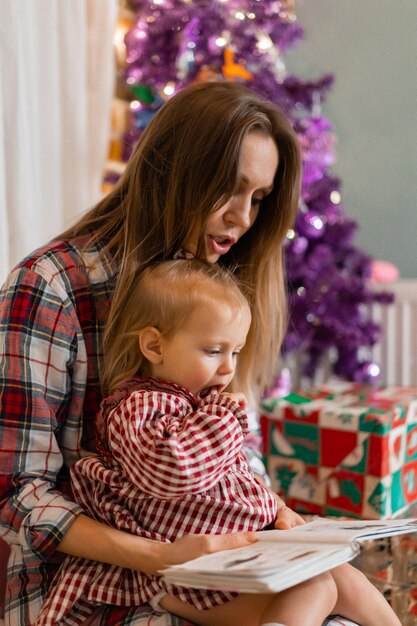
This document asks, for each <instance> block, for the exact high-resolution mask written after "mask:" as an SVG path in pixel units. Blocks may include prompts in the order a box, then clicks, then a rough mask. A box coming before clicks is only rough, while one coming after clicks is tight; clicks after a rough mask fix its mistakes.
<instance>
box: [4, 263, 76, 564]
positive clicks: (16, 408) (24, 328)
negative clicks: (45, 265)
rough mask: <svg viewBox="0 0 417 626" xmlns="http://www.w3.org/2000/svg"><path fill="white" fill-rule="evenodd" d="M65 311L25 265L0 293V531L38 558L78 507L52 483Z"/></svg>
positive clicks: (63, 385)
mask: <svg viewBox="0 0 417 626" xmlns="http://www.w3.org/2000/svg"><path fill="white" fill-rule="evenodd" d="M51 282H53V281H51ZM67 300H68V299H67ZM70 309H71V307H70V306H69V303H68V302H65V300H64V299H63V294H62V293H58V292H57V290H56V289H53V288H52V287H51V285H50V284H49V281H47V280H46V279H45V278H44V277H42V276H41V275H39V274H38V273H37V272H34V271H32V270H30V269H26V268H21V269H20V270H17V271H15V272H14V273H13V274H11V275H10V277H9V280H8V282H7V283H6V284H5V286H4V287H3V289H2V290H1V292H0V534H2V535H3V536H4V537H5V538H6V540H7V541H8V542H9V543H18V544H20V545H21V546H22V548H23V549H29V550H30V551H32V552H33V553H34V554H36V555H37V557H38V558H40V559H42V560H47V559H49V558H50V557H51V555H52V554H53V553H54V552H55V550H56V547H57V545H58V543H59V542H60V541H61V539H62V537H63V535H64V533H65V531H66V530H67V528H68V527H69V525H70V524H71V523H72V522H73V521H74V519H75V517H76V516H77V514H79V513H81V512H82V509H81V508H80V507H79V505H77V504H75V503H73V502H71V501H69V500H68V499H67V498H65V497H64V495H63V494H62V493H60V492H59V490H57V488H56V483H57V479H58V475H59V473H60V471H61V470H62V466H63V455H62V452H61V448H60V443H61V438H62V436H63V430H64V428H63V426H64V424H65V420H66V419H67V415H68V406H69V404H70V403H71V397H72V395H71V394H72V378H71V376H70V372H71V371H72V373H73V370H74V362H75V355H76V351H77V332H76V330H75V328H76V326H75V322H74V311H73V310H72V311H71V310H70Z"/></svg>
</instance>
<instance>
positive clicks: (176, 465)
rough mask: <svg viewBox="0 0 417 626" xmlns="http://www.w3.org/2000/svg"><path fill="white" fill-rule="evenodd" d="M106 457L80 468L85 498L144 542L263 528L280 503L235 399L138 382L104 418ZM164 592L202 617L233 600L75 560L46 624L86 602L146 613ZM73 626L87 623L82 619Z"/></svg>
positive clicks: (108, 404) (68, 564)
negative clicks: (246, 450) (256, 471)
mask: <svg viewBox="0 0 417 626" xmlns="http://www.w3.org/2000/svg"><path fill="white" fill-rule="evenodd" d="M97 432H98V433H99V437H100V440H99V441H98V449H99V450H100V455H99V456H91V457H87V458H84V459H82V460H80V461H78V462H77V463H76V464H75V465H74V467H73V468H72V471H71V474H72V480H73V490H74V494H75V496H76V499H77V500H78V502H80V504H82V506H83V507H84V508H85V509H86V510H87V512H88V514H89V515H91V516H92V517H95V518H96V519H100V520H103V521H106V522H107V523H108V524H110V525H112V526H115V527H117V528H119V529H121V530H125V531H128V532H131V533H135V534H137V535H140V536H142V537H148V538H151V539H158V540H162V541H173V540H175V539H176V538H178V537H181V536H182V535H184V534H190V533H225V532H233V531H239V530H249V529H251V530H252V529H254V530H258V529H261V528H264V527H265V526H267V525H268V524H270V523H271V522H272V521H273V520H274V519H275V516H276V500H275V498H274V496H273V495H271V494H270V492H269V491H268V490H267V489H265V488H263V487H261V486H260V485H259V484H258V483H257V481H256V480H255V479H254V477H253V474H252V472H251V470H250V468H249V466H248V463H247V461H246V460H245V458H244V456H243V455H242V453H241V448H242V443H243V440H244V436H245V434H246V433H247V418H246V415H245V413H244V411H243V410H242V409H241V407H240V406H239V405H238V404H237V403H236V402H234V401H233V400H231V399H230V398H225V397H221V396H218V395H215V394H212V395H210V396H208V397H207V398H205V399H204V400H202V401H201V402H200V403H198V404H197V403H196V401H195V399H194V398H193V396H192V395H191V394H189V393H188V392H187V391H186V390H185V389H182V388H180V387H178V386H177V385H172V384H169V383H161V382H158V381H156V380H155V379H144V378H136V379H134V380H132V381H130V382H129V383H128V384H126V385H125V386H123V387H122V388H121V389H120V390H118V391H117V392H116V394H115V395H113V396H112V397H110V398H109V399H107V400H106V401H105V402H104V403H103V406H102V410H101V412H100V414H99V416H98V419H97ZM161 591H165V592H167V593H170V594H171V595H175V596H176V597H178V598H180V599H181V600H183V601H184V602H189V603H192V604H193V605H194V606H196V607H198V608H200V609H207V608H211V607H213V606H216V605H217V604H219V603H222V602H225V601H227V600H229V599H230V598H232V597H234V594H230V593H223V592H214V591H213V592H205V591H200V590H190V589H184V588H179V587H173V586H171V585H168V584H167V583H165V581H164V580H163V579H162V578H160V577H155V576H146V575H143V574H141V573H139V572H134V571H131V570H123V569H122V568H118V567H114V566H110V565H105V564H97V563H93V562H90V561H86V560H84V559H75V558H71V557H68V558H67V559H66V560H65V561H64V563H63V565H62V567H61V569H60V573H59V576H58V579H57V580H56V581H54V584H53V585H52V588H51V592H50V594H49V595H48V597H47V599H46V602H45V606H44V609H43V611H42V613H41V619H40V620H39V622H37V626H41V625H42V626H47V625H48V626H52V625H57V624H59V623H60V620H64V619H65V624H67V623H68V622H67V619H68V616H67V613H71V612H72V613H73V614H76V615H81V610H76V611H75V610H74V605H75V604H76V603H77V602H78V601H80V603H81V604H82V605H83V606H85V605H86V600H87V601H90V602H91V603H92V605H91V610H92V608H93V607H94V606H96V605H97V604H117V605H121V606H138V605H140V604H142V603H144V602H147V601H149V600H150V599H151V598H153V597H154V596H155V595H157V594H158V593H160V592H161ZM70 623H71V625H73V624H74V625H75V624H81V623H82V621H76V620H75V619H74V620H73V621H71V622H70Z"/></svg>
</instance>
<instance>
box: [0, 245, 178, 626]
mask: <svg viewBox="0 0 417 626" xmlns="http://www.w3.org/2000/svg"><path fill="white" fill-rule="evenodd" d="M85 243H86V242H85V239H84V238H79V239H77V240H73V241H70V242H53V243H51V244H49V245H47V246H45V247H44V248H41V249H39V250H37V251H36V252H34V253H33V254H32V255H30V256H29V257H28V258H26V259H24V260H23V261H22V262H21V263H20V264H19V265H18V266H17V267H16V268H15V269H14V271H12V272H11V274H10V275H9V277H8V279H7V280H6V283H5V284H4V286H3V288H2V290H1V292H0V534H1V536H3V537H4V538H5V539H6V541H7V542H8V543H9V544H10V545H11V548H12V554H11V557H10V559H9V565H8V580H7V594H6V609H5V623H6V625H7V626H9V625H10V626H29V625H30V624H32V623H33V622H34V621H35V619H36V618H37V616H38V613H39V610H40V607H41V605H42V603H43V599H44V595H45V592H46V590H47V588H48V587H49V584H50V581H51V577H52V575H53V574H54V573H55V572H56V569H57V565H58V564H59V563H60V561H61V560H62V557H61V556H60V555H59V554H58V553H56V548H57V545H58V544H59V542H60V541H61V539H62V537H63V535H64V534H65V532H66V531H67V529H68V528H69V526H70V525H71V524H72V522H73V521H74V519H75V518H76V517H77V515H79V514H80V513H81V512H82V509H81V507H80V506H79V505H78V504H76V503H75V502H74V501H73V499H72V498H71V496H68V495H64V494H65V493H66V494H69V493H70V490H69V488H68V485H69V481H68V479H69V473H68V468H69V466H70V465H71V464H72V463H73V462H74V461H76V460H77V459H79V458H80V456H81V455H82V450H83V449H85V450H90V451H93V450H94V449H95V427H94V420H95V416H96V413H97V411H98V409H99V405H100V400H101V395H100V388H99V366H100V359H101V357H102V333H103V329H104V325H105V322H106V319H107V315H108V310H109V305H110V302H111V298H112V295H113V291H114V284H115V275H116V268H115V266H114V264H112V262H111V260H110V259H109V258H106V257H105V255H103V254H102V253H101V249H100V245H96V246H89V248H88V249H85ZM152 613H153V612H152V611H151V610H150V609H149V607H146V606H144V607H142V608H141V609H138V610H133V609H130V610H128V611H126V610H114V611H113V610H112V609H111V607H107V608H106V609H105V611H103V614H102V616H101V619H102V623H103V624H108V625H109V626H110V625H112V624H119V623H120V624H121V623H124V624H142V623H143V621H142V619H144V620H145V623H147V622H148V620H149V619H151V618H150V617H149V616H150V615H152ZM99 621H100V619H99V618H97V623H99ZM169 623H170V618H168V621H166V624H169Z"/></svg>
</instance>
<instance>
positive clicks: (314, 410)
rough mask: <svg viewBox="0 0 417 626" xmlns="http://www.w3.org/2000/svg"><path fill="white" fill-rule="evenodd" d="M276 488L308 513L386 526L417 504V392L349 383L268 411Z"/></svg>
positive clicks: (265, 422) (270, 402)
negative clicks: (375, 521)
mask: <svg viewBox="0 0 417 626" xmlns="http://www.w3.org/2000/svg"><path fill="white" fill-rule="evenodd" d="M261 412H262V415H261V428H262V435H263V445H264V454H265V460H266V466H267V470H268V474H269V476H270V478H271V481H272V487H273V488H274V490H275V491H277V492H278V493H280V495H282V496H283V497H284V498H285V500H286V502H287V504H288V506H291V507H292V508H294V509H296V510H297V511H300V512H304V513H318V514H321V515H347V516H351V517H358V518H367V519H381V518H387V517H392V516H394V515H397V514H400V513H401V512H403V511H405V510H406V509H407V507H409V506H410V505H411V504H413V503H415V502H417V387H390V388H384V389H379V390H375V389H370V388H367V387H363V386H358V385H353V384H348V383H345V384H343V385H341V386H340V387H339V388H332V387H321V388H320V389H318V390H317V391H314V392H311V393H310V392H309V393H293V394H290V395H288V396H285V397H283V398H267V399H265V400H264V401H263V403H262V411H261Z"/></svg>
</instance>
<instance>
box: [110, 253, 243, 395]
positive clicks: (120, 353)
mask: <svg viewBox="0 0 417 626" xmlns="http://www.w3.org/2000/svg"><path fill="white" fill-rule="evenodd" d="M213 302H214V303H215V305H216V307H217V306H218V307H219V308H221V307H224V306H225V305H226V306H228V307H229V308H230V309H231V311H232V312H233V319H234V320H235V319H238V318H239V315H240V314H241V313H242V312H243V311H247V312H249V310H250V306H249V302H248V299H247V297H246V296H245V294H244V293H243V291H242V289H241V288H240V286H239V284H238V281H237V279H236V277H235V276H234V274H233V273H232V272H231V271H230V270H227V269H226V268H222V267H221V266H220V265H219V264H218V263H215V264H211V263H208V262H206V261H200V260H198V259H191V260H190V259H176V260H172V261H163V262H162V263H156V264H155V265H151V266H149V267H147V268H146V269H144V270H142V271H141V272H139V274H138V277H137V279H136V280H135V281H134V284H133V285H132V289H131V290H130V292H129V294H128V297H127V299H126V300H125V307H124V310H123V315H121V316H119V317H118V318H117V326H114V327H113V331H114V336H113V340H112V341H111V342H109V345H108V350H107V352H106V358H105V360H104V364H103V370H102V377H101V380H102V385H103V389H104V390H105V391H106V392H107V393H109V392H112V391H113V390H114V389H115V388H116V387H117V386H118V385H119V384H120V383H122V382H123V381H126V380H128V379H129V378H131V377H132V376H134V375H136V374H140V375H149V374H150V369H149V364H148V362H147V360H146V358H145V356H144V355H143V354H142V353H141V351H140V348H139V340H138V337H139V332H140V331H141V330H143V329H144V328H146V327H147V326H152V327H154V328H157V329H158V330H159V331H160V332H161V333H162V335H163V336H164V337H166V338H170V337H172V335H173V334H175V333H176V332H177V331H178V330H179V329H180V328H182V327H183V326H184V324H185V323H186V321H187V319H188V317H189V316H190V315H191V314H192V312H193V310H194V309H195V307H196V306H197V305H205V304H206V303H213Z"/></svg>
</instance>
